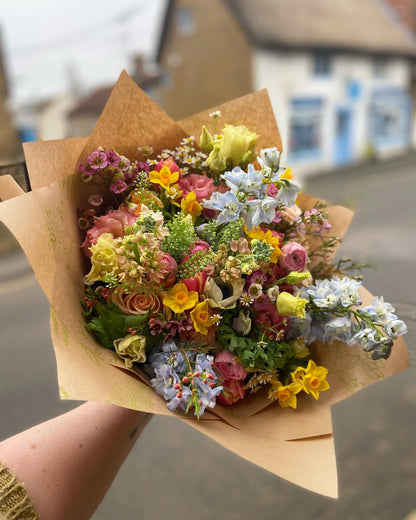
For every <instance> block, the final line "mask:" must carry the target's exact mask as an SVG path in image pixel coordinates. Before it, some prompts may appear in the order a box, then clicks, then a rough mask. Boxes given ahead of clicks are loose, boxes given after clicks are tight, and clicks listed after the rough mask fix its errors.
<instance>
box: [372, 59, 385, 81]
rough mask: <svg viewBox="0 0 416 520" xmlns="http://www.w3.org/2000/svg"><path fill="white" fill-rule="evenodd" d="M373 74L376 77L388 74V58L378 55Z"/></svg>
mask: <svg viewBox="0 0 416 520" xmlns="http://www.w3.org/2000/svg"><path fill="white" fill-rule="evenodd" d="M373 74H374V77H376V78H385V77H386V74H387V59H386V58H384V57H383V56H376V57H375V58H374V61H373Z"/></svg>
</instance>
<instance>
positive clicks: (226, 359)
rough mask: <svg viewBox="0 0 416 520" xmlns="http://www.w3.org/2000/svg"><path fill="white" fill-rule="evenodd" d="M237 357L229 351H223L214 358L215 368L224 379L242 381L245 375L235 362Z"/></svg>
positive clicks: (245, 371)
mask: <svg viewBox="0 0 416 520" xmlns="http://www.w3.org/2000/svg"><path fill="white" fill-rule="evenodd" d="M236 359H237V356H236V355H235V354H233V353H232V352H230V351H229V350H223V351H222V352H219V353H218V354H217V355H216V356H215V366H216V367H217V369H218V371H219V372H221V374H222V375H223V376H224V377H225V378H226V379H238V380H240V379H244V378H245V377H246V375H247V370H245V369H244V368H243V367H242V366H241V365H240V364H239V363H237V361H236Z"/></svg>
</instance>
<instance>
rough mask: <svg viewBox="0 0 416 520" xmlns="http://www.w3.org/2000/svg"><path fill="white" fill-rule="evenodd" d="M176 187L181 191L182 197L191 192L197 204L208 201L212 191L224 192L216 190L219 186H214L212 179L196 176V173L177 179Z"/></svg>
mask: <svg viewBox="0 0 416 520" xmlns="http://www.w3.org/2000/svg"><path fill="white" fill-rule="evenodd" d="M178 185H179V189H180V190H182V191H183V194H182V196H183V197H186V196H187V195H188V193H190V192H191V191H193V192H194V193H195V195H196V200H197V202H201V201H202V200H204V199H209V198H210V197H211V195H212V194H213V193H214V191H224V190H223V189H218V188H219V186H215V185H214V181H213V179H210V178H209V177H206V176H205V175H197V174H196V173H191V174H190V175H187V176H186V177H182V178H181V179H179V182H178Z"/></svg>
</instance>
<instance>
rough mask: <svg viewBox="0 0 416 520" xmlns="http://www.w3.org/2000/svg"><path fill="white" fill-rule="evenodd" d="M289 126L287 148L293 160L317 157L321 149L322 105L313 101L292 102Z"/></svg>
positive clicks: (318, 101)
mask: <svg viewBox="0 0 416 520" xmlns="http://www.w3.org/2000/svg"><path fill="white" fill-rule="evenodd" d="M291 112H292V114H291V117H290V125H289V148H290V155H291V156H292V157H293V158H309V157H311V156H316V155H319V154H320V152H321V148H322V137H321V128H322V103H321V101H320V100H315V99H300V100H293V101H292V103H291Z"/></svg>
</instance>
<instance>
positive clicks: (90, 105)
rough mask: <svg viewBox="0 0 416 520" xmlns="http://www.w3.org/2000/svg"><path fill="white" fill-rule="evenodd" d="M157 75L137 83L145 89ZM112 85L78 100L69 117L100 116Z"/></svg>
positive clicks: (155, 80)
mask: <svg viewBox="0 0 416 520" xmlns="http://www.w3.org/2000/svg"><path fill="white" fill-rule="evenodd" d="M159 77H160V75H159V73H157V74H149V75H146V76H145V77H143V78H141V79H140V81H137V83H138V85H139V87H140V88H142V89H144V90H145V89H146V88H148V87H150V86H152V85H153V84H155V83H157V82H158V81H159ZM113 87H114V85H111V86H106V87H101V88H97V89H95V90H93V91H92V92H90V93H89V94H87V95H86V96H84V97H83V98H81V99H80V101H79V102H78V104H77V105H76V106H75V107H74V108H73V109H72V110H71V111H70V113H69V116H70V117H74V116H78V115H80V114H83V115H85V114H90V115H93V116H97V115H100V114H101V112H102V111H103V110H104V107H105V104H106V103H107V101H108V98H109V97H110V94H111V92H112V90H113Z"/></svg>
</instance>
